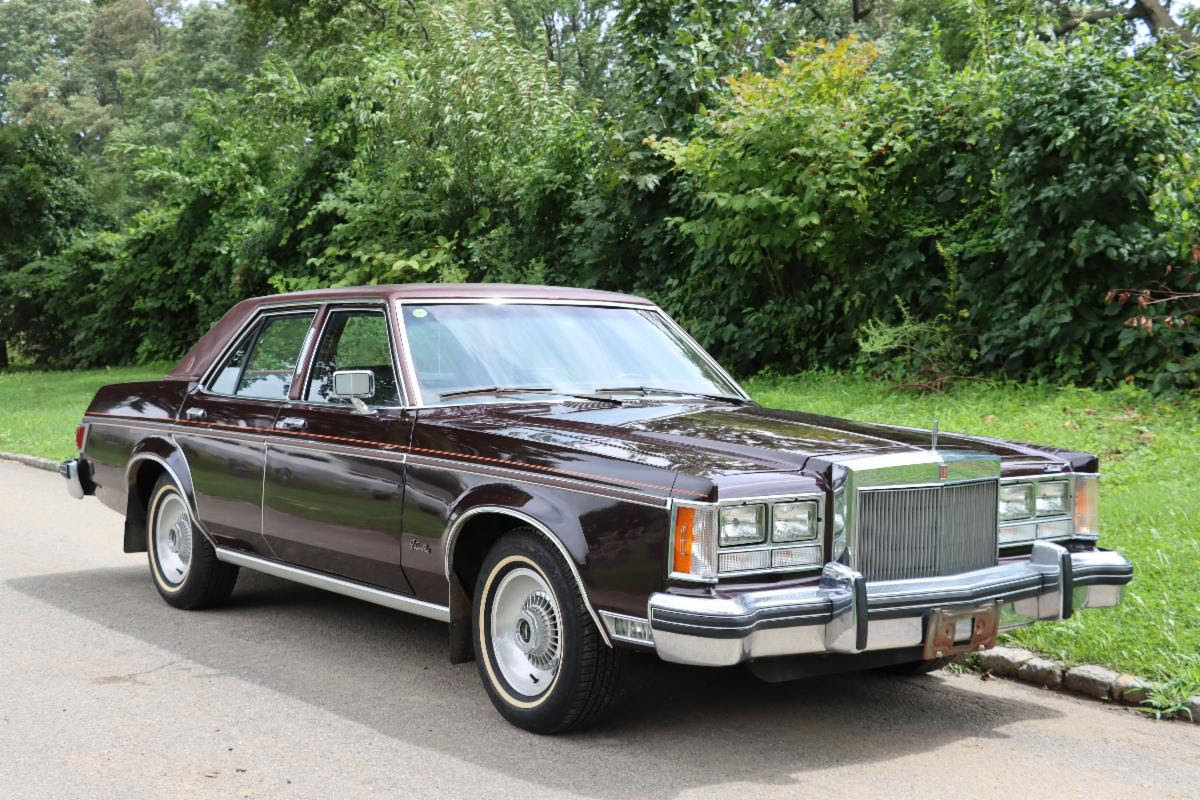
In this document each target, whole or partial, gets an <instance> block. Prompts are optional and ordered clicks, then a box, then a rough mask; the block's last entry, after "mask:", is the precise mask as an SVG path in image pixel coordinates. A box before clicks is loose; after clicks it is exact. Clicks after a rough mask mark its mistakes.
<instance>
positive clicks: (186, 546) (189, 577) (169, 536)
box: [146, 475, 238, 609]
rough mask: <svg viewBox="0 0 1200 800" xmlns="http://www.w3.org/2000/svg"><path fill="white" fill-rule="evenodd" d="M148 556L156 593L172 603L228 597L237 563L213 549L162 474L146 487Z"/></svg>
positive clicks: (202, 603) (210, 602)
mask: <svg viewBox="0 0 1200 800" xmlns="http://www.w3.org/2000/svg"><path fill="white" fill-rule="evenodd" d="M146 555H147V557H148V558H149V560H150V574H151V575H152V576H153V578H154V586H155V588H156V589H158V593H159V595H161V596H162V599H163V600H166V601H167V603H169V604H170V605H173V606H175V607H176V608H186V609H198V608H207V607H209V606H215V605H219V604H221V603H223V602H225V601H226V600H227V599H229V595H230V593H231V592H233V585H234V584H235V583H236V582H237V576H238V568H237V567H236V566H235V565H233V564H226V563H224V562H221V561H218V560H217V553H216V551H215V550H214V549H213V546H212V545H211V544H209V542H208V539H206V538H205V537H204V535H203V534H202V533H200V531H199V529H198V528H197V527H196V525H195V522H194V520H193V519H192V512H191V508H190V506H189V505H188V502H187V498H186V497H184V495H183V492H182V491H181V490H180V489H179V487H178V486H176V485H175V482H174V481H173V480H171V478H170V476H168V475H163V476H161V477H160V478H159V479H158V482H157V483H155V484H154V489H153V491H151V492H150V507H149V509H148V513H147V514H146Z"/></svg>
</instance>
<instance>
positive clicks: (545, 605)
mask: <svg viewBox="0 0 1200 800" xmlns="http://www.w3.org/2000/svg"><path fill="white" fill-rule="evenodd" d="M489 633H490V634H491V643H492V651H493V652H494V653H495V655H496V664H497V666H499V667H500V672H501V674H503V675H504V680H505V681H507V682H508V685H509V686H511V687H512V688H513V689H515V690H516V691H517V692H519V693H520V694H523V695H525V696H526V697H537V696H538V695H541V694H544V693H545V692H546V691H547V690H548V689H549V688H550V687H551V686H552V685H553V684H554V676H555V675H556V674H557V673H558V666H559V659H560V657H561V655H562V614H561V613H560V612H559V609H558V600H557V599H556V598H555V597H554V592H553V590H551V588H550V587H549V586H548V585H547V584H546V581H545V580H544V579H543V578H542V576H541V575H539V574H538V573H537V572H535V571H534V570H532V569H529V568H527V567H518V568H517V569H514V570H512V571H511V572H509V573H508V574H506V575H505V576H504V578H503V579H501V581H500V585H499V586H497V587H496V592H495V594H494V595H493V599H492V613H491V619H490V620H489Z"/></svg>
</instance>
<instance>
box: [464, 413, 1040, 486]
mask: <svg viewBox="0 0 1200 800" xmlns="http://www.w3.org/2000/svg"><path fill="white" fill-rule="evenodd" d="M473 411H474V412H475V413H471V414H467V415H465V416H460V417H458V418H457V419H455V421H454V423H453V424H454V425H456V426H461V427H468V428H472V429H474V430H478V431H480V432H485V431H486V432H488V433H491V434H494V435H499V436H504V437H510V438H514V439H518V440H523V441H528V442H537V443H540V444H545V445H550V446H554V447H562V448H567V449H571V450H577V451H584V452H587V453H590V454H593V455H600V456H607V457H610V458H617V459H621V460H625V461H630V462H634V463H639V464H645V465H647V466H654V467H659V468H664V469H672V470H679V471H682V472H687V473H691V474H695V475H705V476H717V475H722V474H724V475H729V474H736V473H744V472H764V471H792V470H799V469H803V468H804V466H805V464H806V462H807V461H808V460H809V459H810V458H813V457H823V456H834V457H836V456H841V455H853V454H863V455H866V454H874V453H887V452H898V451H904V450H926V449H928V448H929V447H930V445H931V443H932V441H931V433H930V431H928V430H916V429H909V428H896V427H891V426H885V425H871V424H865V423H858V422H850V421H848V420H843V419H837V418H835V417H824V416H819V415H816V414H804V413H799V412H793V411H777V410H772V409H765V408H761V407H758V406H741V407H738V406H729V405H725V404H714V403H710V402H706V401H699V402H693V401H691V400H687V401H668V402H662V401H647V402H627V403H625V404H624V405H621V406H613V405H610V404H607V403H602V402H597V403H587V402H567V403H546V404H515V403H514V404H507V403H498V404H483V405H479V406H476V407H474V409H473ZM938 449H940V450H954V449H957V450H974V451H981V452H988V453H993V454H996V455H999V456H1000V457H1001V458H1003V459H1006V460H1020V461H1030V460H1041V459H1043V458H1045V454H1044V453H1040V452H1038V451H1036V450H1033V449H1031V448H1027V447H1023V446H1021V445H1015V444H1011V443H1006V442H997V441H994V440H988V439H980V438H974V437H966V436H960V435H955V434H947V433H940V434H939V435H938Z"/></svg>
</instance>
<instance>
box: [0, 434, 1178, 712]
mask: <svg viewBox="0 0 1200 800" xmlns="http://www.w3.org/2000/svg"><path fill="white" fill-rule="evenodd" d="M0 459H2V460H4V461H16V462H17V463H19V464H24V465H26V466H28V467H36V468H37V469H44V470H49V471H50V472H57V471H58V462H57V461H51V460H50V459H48V458H41V457H40V456H27V455H25V454H24V453H0ZM975 658H976V661H975V663H976V665H977V666H978V667H979V670H980V671H981V672H983V673H986V674H988V675H995V676H996V677H998V678H1014V679H1016V680H1021V681H1025V682H1026V683H1033V684H1036V685H1038V686H1044V687H1046V688H1047V689H1066V690H1068V691H1072V692H1075V693H1077V694H1083V695H1087V696H1088V697H1094V698H1096V699H1097V700H1111V701H1113V702H1117V703H1123V704H1125V705H1127V706H1141V707H1145V702H1146V698H1147V697H1148V696H1149V694H1150V689H1151V687H1152V686H1153V684H1152V683H1151V682H1150V681H1148V680H1146V679H1144V678H1139V677H1137V676H1136V675H1122V674H1120V673H1117V672H1114V671H1113V670H1111V669H1108V668H1107V667H1099V666H1096V665H1095V664H1084V665H1082V666H1079V667H1067V666H1066V665H1064V664H1060V663H1059V662H1057V661H1052V660H1050V659H1048V658H1042V657H1041V656H1039V655H1038V654H1037V653H1034V652H1032V651H1031V650H1024V649H1022V648H1020V647H993V648H992V649H991V650H984V651H983V652H982V653H976V654H975ZM1185 707H1186V709H1187V711H1190V712H1191V721H1192V722H1194V723H1196V724H1200V695H1196V696H1195V697H1189V698H1188V700H1187V703H1186V704H1185ZM1188 716H1189V715H1188V713H1186V712H1180V713H1178V714H1177V715H1176V718H1178V719H1182V720H1187V719H1188Z"/></svg>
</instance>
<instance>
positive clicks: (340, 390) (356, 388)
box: [333, 369, 375, 414]
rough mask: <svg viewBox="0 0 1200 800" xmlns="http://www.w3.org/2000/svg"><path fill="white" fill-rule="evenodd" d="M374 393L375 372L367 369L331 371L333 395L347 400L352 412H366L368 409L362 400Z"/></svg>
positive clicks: (368, 411)
mask: <svg viewBox="0 0 1200 800" xmlns="http://www.w3.org/2000/svg"><path fill="white" fill-rule="evenodd" d="M373 394H375V373H374V372H371V370H369V369H342V370H338V371H337V372H335V373H333V396H334V397H336V398H337V399H339V400H349V401H350V403H351V405H353V406H354V413H356V414H368V413H370V409H368V408H367V404H366V403H364V402H363V401H362V399H363V398H364V397H370V396H371V395H373Z"/></svg>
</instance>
